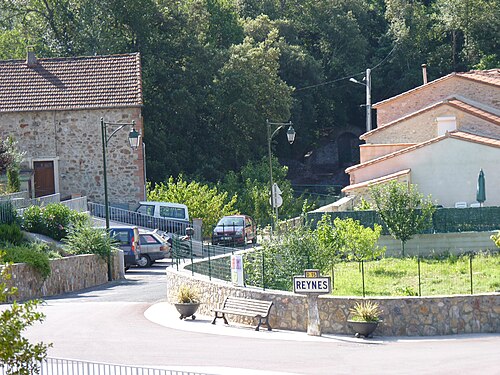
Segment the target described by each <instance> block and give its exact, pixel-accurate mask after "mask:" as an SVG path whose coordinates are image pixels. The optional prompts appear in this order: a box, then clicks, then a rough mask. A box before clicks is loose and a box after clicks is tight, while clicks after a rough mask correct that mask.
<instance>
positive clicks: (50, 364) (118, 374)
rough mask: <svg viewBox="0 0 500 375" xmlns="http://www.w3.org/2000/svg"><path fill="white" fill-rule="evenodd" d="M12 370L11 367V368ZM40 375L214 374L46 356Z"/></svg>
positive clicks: (2, 369) (0, 372)
mask: <svg viewBox="0 0 500 375" xmlns="http://www.w3.org/2000/svg"><path fill="white" fill-rule="evenodd" d="M8 370H9V369H8V367H7V366H4V365H1V364H0V375H5V374H8V373H9V372H8ZM11 370H12V369H11ZM38 370H39V374H40V375H214V374H208V373H205V372H203V373H202V372H194V371H179V370H169V369H166V368H165V367H164V366H162V367H161V368H160V367H143V366H127V365H117V364H110V363H100V362H89V361H79V360H74V359H61V358H46V359H45V360H44V361H42V362H41V363H40V364H39V365H38Z"/></svg>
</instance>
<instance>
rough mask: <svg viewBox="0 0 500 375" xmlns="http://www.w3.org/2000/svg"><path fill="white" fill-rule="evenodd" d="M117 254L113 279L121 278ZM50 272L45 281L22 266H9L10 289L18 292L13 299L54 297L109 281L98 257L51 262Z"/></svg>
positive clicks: (105, 268)
mask: <svg viewBox="0 0 500 375" xmlns="http://www.w3.org/2000/svg"><path fill="white" fill-rule="evenodd" d="M118 258H119V253H117V254H116V255H115V258H114V259H115V261H114V262H113V269H112V273H113V279H117V278H120V277H121V276H120V274H123V272H119V267H120V262H119V259H118ZM50 269H51V273H50V276H49V277H47V279H45V280H44V279H43V278H42V277H41V276H40V274H39V273H38V272H37V271H36V270H35V269H34V268H33V267H31V266H29V265H27V264H25V263H19V264H14V265H12V267H11V275H12V278H11V280H10V281H9V285H10V286H15V287H16V288H17V290H18V293H17V294H16V296H15V299H16V300H19V301H23V300H27V299H32V298H41V297H47V296H53V295H57V294H62V293H68V292H73V291H77V290H81V289H85V288H90V287H93V286H96V285H101V284H105V283H107V282H108V266H107V263H106V261H105V260H104V259H102V258H101V257H99V256H98V255H92V254H88V255H76V256H71V257H67V258H62V259H55V260H51V261H50Z"/></svg>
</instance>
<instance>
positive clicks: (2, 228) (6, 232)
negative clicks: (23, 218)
mask: <svg viewBox="0 0 500 375" xmlns="http://www.w3.org/2000/svg"><path fill="white" fill-rule="evenodd" d="M24 241H25V239H24V234H23V232H21V227H20V226H19V225H17V224H0V242H2V243H9V244H13V245H20V244H22V243H23V242H24Z"/></svg>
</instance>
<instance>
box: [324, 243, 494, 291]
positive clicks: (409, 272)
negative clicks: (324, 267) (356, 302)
mask: <svg viewBox="0 0 500 375" xmlns="http://www.w3.org/2000/svg"><path fill="white" fill-rule="evenodd" d="M364 274H365V294H366V295H367V296H408V295H410V296H411V295H414V296H416V295H418V294H419V277H418V261H417V258H404V259H399V258H384V259H381V260H378V261H372V262H365V263H364ZM332 285H333V295H337V296H360V295H363V280H362V272H361V265H360V263H353V262H350V263H340V264H337V265H335V267H334V277H333V278H332ZM420 289H421V294H422V296H433V295H450V294H470V293H471V271H470V257H469V256H461V257H456V256H450V257H448V258H445V259H439V260H438V259H421V261H420ZM472 290H473V292H474V294H478V293H485V292H495V291H499V290H500V254H498V253H497V254H495V255H475V256H474V257H473V259H472Z"/></svg>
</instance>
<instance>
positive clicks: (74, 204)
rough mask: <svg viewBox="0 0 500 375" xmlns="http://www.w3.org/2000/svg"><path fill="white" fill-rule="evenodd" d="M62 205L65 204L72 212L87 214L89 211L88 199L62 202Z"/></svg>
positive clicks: (79, 198) (81, 198)
mask: <svg viewBox="0 0 500 375" xmlns="http://www.w3.org/2000/svg"><path fill="white" fill-rule="evenodd" d="M61 204H64V205H65V206H66V207H68V208H69V209H71V210H74V211H77V212H86V211H87V197H86V196H85V197H78V198H73V199H68V200H66V201H61Z"/></svg>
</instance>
